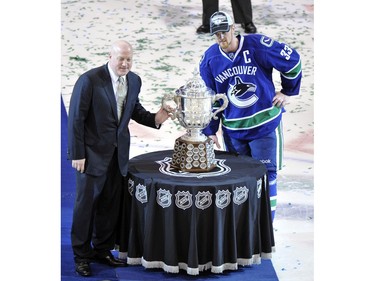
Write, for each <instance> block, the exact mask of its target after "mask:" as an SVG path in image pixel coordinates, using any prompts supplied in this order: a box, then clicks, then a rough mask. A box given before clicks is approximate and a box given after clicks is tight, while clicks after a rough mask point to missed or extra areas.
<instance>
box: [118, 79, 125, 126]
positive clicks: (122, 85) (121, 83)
mask: <svg viewBox="0 0 375 281" xmlns="http://www.w3.org/2000/svg"><path fill="white" fill-rule="evenodd" d="M118 81H119V84H118V87H117V93H116V95H117V116H118V120H119V122H120V119H121V115H122V111H123V109H124V100H125V96H126V89H125V79H124V77H123V76H121V77H119V78H118Z"/></svg>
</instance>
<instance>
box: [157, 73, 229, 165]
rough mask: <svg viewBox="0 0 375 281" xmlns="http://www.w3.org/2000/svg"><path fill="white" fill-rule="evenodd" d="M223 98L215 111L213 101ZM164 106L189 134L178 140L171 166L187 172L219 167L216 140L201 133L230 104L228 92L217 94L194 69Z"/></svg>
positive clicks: (163, 102)
mask: <svg viewBox="0 0 375 281" xmlns="http://www.w3.org/2000/svg"><path fill="white" fill-rule="evenodd" d="M219 99H222V100H223V105H222V106H221V107H220V108H218V109H217V110H215V111H214V112H213V104H214V103H215V102H216V101H217V100H219ZM162 104H163V108H164V109H166V110H168V111H170V110H171V109H173V110H172V111H171V119H172V120H173V119H176V118H177V119H178V121H179V123H180V124H181V126H183V127H184V128H185V129H187V132H186V134H184V135H183V136H181V137H179V138H178V139H176V141H175V146H174V150H173V157H172V167H174V168H176V169H178V170H181V171H186V172H205V171H210V170H212V169H213V168H215V167H216V162H215V152H214V142H213V140H212V139H210V138H208V137H207V136H205V135H204V134H203V133H202V129H204V128H205V127H207V126H208V124H209V123H210V121H211V119H212V118H214V119H217V118H218V117H217V116H216V114H217V113H219V112H220V111H223V110H224V109H225V108H226V107H227V105H228V99H227V97H226V95H225V94H215V92H214V91H212V90H211V89H210V88H208V87H207V86H206V84H205V83H204V81H203V80H202V78H201V77H200V74H199V72H198V71H197V70H196V69H195V71H194V73H193V77H192V78H191V79H189V80H188V81H187V83H186V84H185V85H184V86H182V87H180V88H179V89H178V90H176V92H175V94H166V95H164V97H163V99H162Z"/></svg>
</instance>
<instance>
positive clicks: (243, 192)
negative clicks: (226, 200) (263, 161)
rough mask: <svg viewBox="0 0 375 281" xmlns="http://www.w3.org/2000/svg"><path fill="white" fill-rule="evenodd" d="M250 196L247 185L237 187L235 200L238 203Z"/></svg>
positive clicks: (234, 195) (234, 192) (234, 194)
mask: <svg viewBox="0 0 375 281" xmlns="http://www.w3.org/2000/svg"><path fill="white" fill-rule="evenodd" d="M248 196H249V189H248V188H247V187H246V186H241V187H236V189H235V190H234V191H233V202H234V203H235V204H237V205H241V204H242V203H243V202H245V201H246V200H247V198H248Z"/></svg>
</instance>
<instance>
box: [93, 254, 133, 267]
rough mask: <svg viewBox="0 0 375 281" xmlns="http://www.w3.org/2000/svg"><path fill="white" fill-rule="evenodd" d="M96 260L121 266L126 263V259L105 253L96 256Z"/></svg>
mask: <svg viewBox="0 0 375 281" xmlns="http://www.w3.org/2000/svg"><path fill="white" fill-rule="evenodd" d="M96 260H97V261H98V262H100V263H104V264H106V265H109V266H121V267H124V266H127V265H128V264H127V263H126V261H123V260H119V259H117V258H115V257H114V256H112V255H107V256H105V257H98V258H96Z"/></svg>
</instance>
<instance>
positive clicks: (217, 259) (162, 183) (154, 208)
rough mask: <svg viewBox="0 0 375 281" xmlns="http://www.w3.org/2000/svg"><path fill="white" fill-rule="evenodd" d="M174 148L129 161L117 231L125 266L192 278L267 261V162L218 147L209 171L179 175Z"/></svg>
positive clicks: (270, 240) (270, 246)
mask: <svg viewBox="0 0 375 281" xmlns="http://www.w3.org/2000/svg"><path fill="white" fill-rule="evenodd" d="M172 153H173V151H172V150H167V151H158V152H152V153H147V154H143V155H140V156H137V157H134V158H132V159H131V160H130V163H129V174H128V190H127V191H124V194H123V198H124V202H123V209H122V210H123V211H122V214H121V216H120V226H121V227H120V228H119V232H118V244H119V250H120V252H127V258H128V263H129V264H142V265H143V266H144V267H146V268H163V269H164V270H165V271H167V272H174V273H177V272H179V270H180V269H184V270H186V271H187V273H188V274H192V275H197V274H199V271H202V270H208V269H211V271H212V272H214V273H222V272H223V271H224V270H235V269H237V268H238V265H241V266H246V265H251V264H259V263H260V262H261V258H271V253H272V252H273V250H274V245H275V243H274V235H273V228H272V220H271V211H270V202H269V195H268V180H267V170H266V167H265V166H264V165H263V164H262V163H261V162H260V161H257V160H255V159H253V158H251V157H247V156H237V155H233V154H229V153H227V152H222V151H215V155H216V157H215V158H216V159H217V167H216V168H215V169H214V170H212V171H210V172H204V173H187V172H179V171H177V170H175V169H173V168H171V167H170V163H171V157H172ZM130 208H131V209H130Z"/></svg>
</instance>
